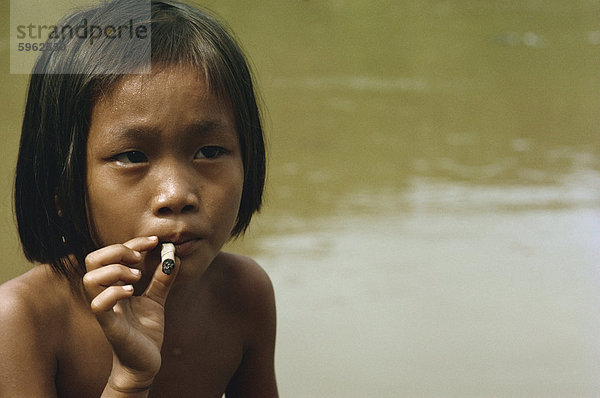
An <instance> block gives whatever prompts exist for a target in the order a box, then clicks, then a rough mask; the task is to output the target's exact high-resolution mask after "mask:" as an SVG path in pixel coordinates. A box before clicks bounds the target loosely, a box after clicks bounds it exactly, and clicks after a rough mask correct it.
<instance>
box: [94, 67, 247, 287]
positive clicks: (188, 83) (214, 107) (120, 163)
mask: <svg viewBox="0 0 600 398" xmlns="http://www.w3.org/2000/svg"><path fill="white" fill-rule="evenodd" d="M243 181H244V171H243V164H242V156H241V153H240V147H239V142H238V136H237V133H236V130H235V123H234V118H233V113H232V111H231V108H230V106H228V105H227V104H225V103H223V102H222V101H219V100H218V99H217V98H216V97H215V96H214V95H212V94H211V93H210V92H208V91H207V89H206V85H205V82H204V79H203V78H201V75H199V74H198V72H196V71H193V70H191V69H185V68H184V69H179V68H177V67H170V68H165V69H164V70H162V71H160V72H157V73H153V74H151V75H146V76H137V75H133V76H131V77H125V78H124V79H123V80H121V81H120V82H119V83H118V84H117V85H116V86H115V87H114V88H113V89H112V90H111V91H110V92H108V93H107V94H106V95H105V96H104V97H102V98H101V99H100V100H99V101H98V102H97V103H96V105H95V106H94V108H93V109H92V119H91V124H90V131H89V137H88V143H87V207H88V213H89V215H90V220H91V223H92V228H93V230H94V233H95V235H94V236H95V238H96V239H97V241H98V242H97V243H98V244H100V245H102V246H105V245H109V244H114V243H123V242H125V241H127V240H129V239H131V238H134V237H137V236H151V235H156V236H158V237H159V239H160V241H170V242H174V243H175V244H176V255H177V256H179V257H180V258H181V260H182V270H181V274H180V277H181V276H185V275H186V274H187V275H188V276H192V275H198V274H199V273H202V272H203V271H204V269H206V267H207V266H208V264H210V262H211V261H212V259H213V258H214V257H215V256H216V255H217V253H218V252H219V250H220V249H221V247H222V245H223V244H224V243H225V242H226V241H227V240H228V239H229V236H230V232H231V230H232V228H233V226H234V224H235V221H236V216H237V213H238V209H239V206H240V199H241V196H242V187H243ZM158 250H160V249H158ZM158 250H154V251H153V252H152V255H151V256H149V257H148V258H147V261H146V262H147V264H145V265H144V266H145V267H146V268H149V269H154V268H155V267H156V265H157V264H158V262H159V259H158V254H157V252H158Z"/></svg>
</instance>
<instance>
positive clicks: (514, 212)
mask: <svg viewBox="0 0 600 398" xmlns="http://www.w3.org/2000/svg"><path fill="white" fill-rule="evenodd" d="M6 3H7V2H6V1H5V2H3V4H2V6H1V7H2V8H1V9H0V10H1V14H0V18H1V19H0V21H1V22H2V23H1V24H0V25H1V26H0V32H1V33H2V36H1V38H0V57H1V59H2V65H1V66H2V70H1V74H0V79H1V80H0V81H1V88H2V90H1V92H0V96H1V98H2V105H3V106H2V107H1V108H0V117H1V127H2V133H3V135H2V140H3V145H1V146H0V158H1V165H2V167H1V168H0V173H1V174H0V176H1V177H0V195H1V196H2V198H3V200H2V201H0V221H1V223H0V233H1V234H2V238H1V239H0V250H2V253H3V256H4V257H3V258H4V264H3V265H2V266H1V267H0V282H2V281H5V280H7V279H9V278H11V277H14V276H16V275H18V274H20V273H22V272H24V271H25V270H27V269H28V268H29V265H28V264H27V262H26V261H25V260H24V259H23V256H22V255H21V253H20V249H19V245H18V240H17V238H16V229H15V223H14V220H13V216H12V212H11V184H12V179H13V172H14V163H15V160H16V151H17V145H18V136H19V126H20V122H21V117H22V112H23V105H24V100H25V89H26V86H27V76H25V75H11V74H9V67H8V65H9V60H8V57H9V40H8V37H9V36H8V35H9V17H8V16H9V13H8V4H6ZM71 3H73V2H71ZM89 3H90V2H89V1H86V2H74V4H89ZM192 3H194V4H198V5H199V4H201V5H204V6H206V7H208V8H210V9H212V10H214V11H215V12H217V13H218V14H219V15H221V16H222V17H223V19H225V20H226V21H227V22H228V23H229V24H230V26H231V27H232V29H233V30H234V31H235V32H236V34H237V35H238V37H239V39H240V41H241V43H242V45H243V47H244V48H245V50H246V51H247V53H248V54H249V57H250V58H251V61H252V64H253V66H254V68H255V71H256V77H257V81H258V85H259V87H260V90H261V94H262V98H263V102H264V105H265V112H264V116H265V124H266V129H267V135H268V143H269V151H270V155H269V175H268V186H267V192H266V203H265V206H264V210H263V211H262V213H261V215H260V216H258V217H256V219H255V220H254V221H253V225H252V227H251V228H250V230H249V231H248V233H247V235H246V237H245V238H243V239H240V240H238V241H236V242H233V243H232V244H231V245H230V247H229V250H233V251H236V252H240V253H244V254H247V255H250V256H253V257H254V258H255V259H257V260H258V261H259V262H260V263H261V264H262V265H263V266H264V268H265V269H266V270H267V271H268V272H269V274H270V276H271V278H272V280H273V282H274V285H275V289H276V295H277V301H278V303H277V304H278V318H279V319H278V343H277V357H276V365H277V372H278V381H279V386H280V392H281V395H282V397H290V398H300V397H597V396H599V395H600V377H599V376H600V338H599V335H600V315H599V311H598V310H599V304H600V274H599V268H598V267H599V266H600V261H599V260H600V160H599V155H600V0H573V1H564V0H544V1H542V0H523V1H500V0H490V1H478V0H421V1H409V0H382V1H366V0H363V1H359V0H346V1H343V0H304V1H301V0H286V1H281V0H263V1H258V2H246V1H240V0H218V1H217V0H208V1H205V2H192ZM57 4H61V6H62V5H63V4H67V2H65V1H61V2H57ZM46 7H47V6H46ZM57 7H58V6H57ZM65 9H66V8H65ZM62 12H64V11H61V12H59V13H58V14H57V15H60V14H61V13H62Z"/></svg>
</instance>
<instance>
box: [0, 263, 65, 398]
mask: <svg viewBox="0 0 600 398" xmlns="http://www.w3.org/2000/svg"><path fill="white" fill-rule="evenodd" d="M47 271H48V270H47V269H45V268H44V267H43V266H39V267H36V268H34V269H32V270H31V271H29V272H27V273H26V274H24V275H22V276H20V277H18V278H15V279H13V280H10V281H8V282H6V283H4V284H3V285H1V286H0V324H2V331H1V332H0V357H2V358H9V359H8V360H3V361H1V362H0V395H1V396H16V395H8V394H16V393H18V394H20V395H19V396H26V395H22V394H41V393H43V394H50V395H46V396H52V395H53V394H55V389H54V375H55V373H56V369H55V367H56V355H55V353H56V350H57V343H58V334H59V332H58V331H60V327H56V325H60V323H61V321H62V319H61V318H62V314H61V312H60V311H57V309H58V308H60V307H57V306H55V303H56V300H58V299H59V296H60V295H61V293H60V291H61V289H60V286H62V285H63V284H62V283H61V282H60V281H59V280H58V279H57V278H58V277H57V276H56V275H54V274H52V273H51V271H50V273H47ZM51 292H52V293H51ZM53 308H54V310H52V309H53ZM28 396H33V395H28ZM37 396H41V395H37Z"/></svg>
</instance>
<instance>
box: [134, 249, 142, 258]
mask: <svg viewBox="0 0 600 398" xmlns="http://www.w3.org/2000/svg"><path fill="white" fill-rule="evenodd" d="M133 255H134V256H135V257H137V258H142V253H140V252H138V251H135V250H134V251H133Z"/></svg>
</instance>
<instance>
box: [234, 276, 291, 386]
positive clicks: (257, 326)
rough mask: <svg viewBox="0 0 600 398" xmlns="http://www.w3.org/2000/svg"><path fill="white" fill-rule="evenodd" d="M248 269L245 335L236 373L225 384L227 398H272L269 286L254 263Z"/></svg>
mask: <svg viewBox="0 0 600 398" xmlns="http://www.w3.org/2000/svg"><path fill="white" fill-rule="evenodd" d="M253 265H254V266H253V267H252V270H251V282H252V283H251V286H250V288H249V291H248V292H247V293H246V295H245V296H246V299H247V300H248V305H249V307H248V309H249V315H250V316H251V319H250V320H249V325H250V327H249V334H248V340H247V343H246V349H245V351H244V356H243V358H242V363H241V364H240V366H239V368H238V370H237V371H236V373H235V374H234V376H233V378H232V379H231V381H230V382H229V385H228V386H227V390H226V396H227V398H238V397H239V398H242V397H243V398H253V397H257V398H276V397H278V396H279V395H278V392H277V382H276V380H275V366H274V355H275V331H276V323H277V322H276V312H275V295H274V292H273V285H272V284H271V281H270V279H269V277H268V276H267V274H266V273H265V272H264V270H263V269H262V268H260V267H259V266H258V265H257V264H253Z"/></svg>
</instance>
